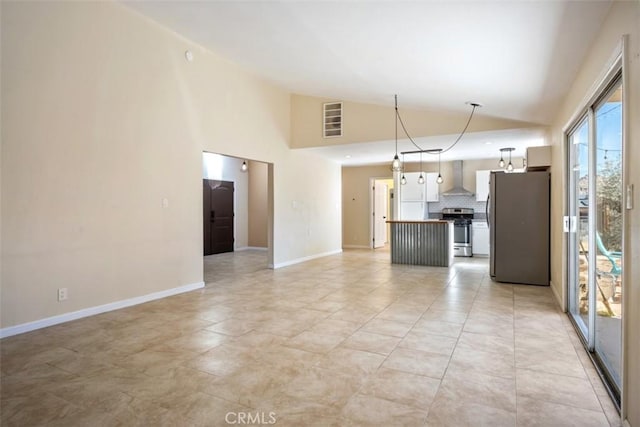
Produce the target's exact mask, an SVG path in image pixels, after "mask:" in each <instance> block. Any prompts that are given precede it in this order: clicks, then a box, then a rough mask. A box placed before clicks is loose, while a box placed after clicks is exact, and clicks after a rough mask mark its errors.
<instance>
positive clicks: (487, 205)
mask: <svg viewBox="0 0 640 427" xmlns="http://www.w3.org/2000/svg"><path fill="white" fill-rule="evenodd" d="M489 197H491V195H488V196H487V202H486V203H485V204H484V215H485V219H486V220H487V227H489V226H490V225H489Z"/></svg>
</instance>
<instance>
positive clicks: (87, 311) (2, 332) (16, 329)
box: [0, 282, 204, 338]
mask: <svg viewBox="0 0 640 427" xmlns="http://www.w3.org/2000/svg"><path fill="white" fill-rule="evenodd" d="M203 287H204V282H197V283H191V284H189V285H184V286H179V287H177V288H172V289H166V290H164V291H159V292H154V293H151V294H147V295H142V296H139V297H134V298H129V299H126V300H122V301H115V302H111V303H109V304H103V305H98V306H95V307H89V308H84V309H82V310H78V311H72V312H70V313H64V314H59V315H57V316H52V317H47V318H45V319H40V320H35V321H33V322H27V323H22V324H20V325H16V326H8V327H6V328H2V329H0V338H6V337H10V336H13V335H18V334H23V333H25V332H30V331H35V330H36V329H41V328H46V327H48V326H53V325H57V324H59V323H65V322H70V321H71V320H76V319H81V318H83V317H89V316H95V315H96V314H100V313H106V312H107V311H113V310H118V309H120V308H125V307H130V306H132V305H138V304H142V303H145V302H149V301H153V300H157V299H161V298H166V297H170V296H172V295H177V294H182V293H184V292H190V291H194V290H196V289H200V288H203Z"/></svg>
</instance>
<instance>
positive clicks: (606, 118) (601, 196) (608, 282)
mask: <svg viewBox="0 0 640 427" xmlns="http://www.w3.org/2000/svg"><path fill="white" fill-rule="evenodd" d="M595 130H596V132H595V145H596V152H597V155H596V177H597V178H596V192H595V193H596V200H595V213H596V224H595V228H596V230H595V241H596V246H597V251H596V254H597V255H596V265H595V277H594V280H595V285H596V316H595V329H596V330H595V352H596V354H597V355H598V356H599V358H600V360H601V361H602V363H603V364H604V366H605V368H606V370H607V371H608V373H609V375H610V376H611V377H612V379H613V381H614V382H615V384H616V385H617V386H618V387H619V386H620V365H621V354H620V353H621V348H622V310H621V297H622V268H623V266H622V263H621V260H622V88H621V86H620V84H618V85H616V86H614V88H613V90H611V91H610V92H609V93H608V94H607V96H606V97H605V98H604V99H603V101H602V102H601V103H599V104H597V105H596V108H595Z"/></svg>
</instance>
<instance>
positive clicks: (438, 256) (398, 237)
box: [387, 220, 454, 267]
mask: <svg viewBox="0 0 640 427" xmlns="http://www.w3.org/2000/svg"><path fill="white" fill-rule="evenodd" d="M387 222H388V223H389V224H390V226H391V263H393V264H412V265H429V266H435V267H449V266H450V265H451V264H452V263H453V240H454V239H453V221H442V220H429V221H387Z"/></svg>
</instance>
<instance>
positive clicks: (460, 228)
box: [442, 208, 473, 257]
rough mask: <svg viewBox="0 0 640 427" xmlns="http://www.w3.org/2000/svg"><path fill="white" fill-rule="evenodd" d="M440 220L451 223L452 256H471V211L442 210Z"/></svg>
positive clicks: (458, 209)
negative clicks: (450, 221)
mask: <svg viewBox="0 0 640 427" xmlns="http://www.w3.org/2000/svg"><path fill="white" fill-rule="evenodd" d="M442 219H446V220H452V221H453V229H454V237H453V255H454V256H466V257H470V256H472V255H473V250H472V244H471V223H472V222H473V221H472V220H473V209H469V208H444V209H442Z"/></svg>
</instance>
